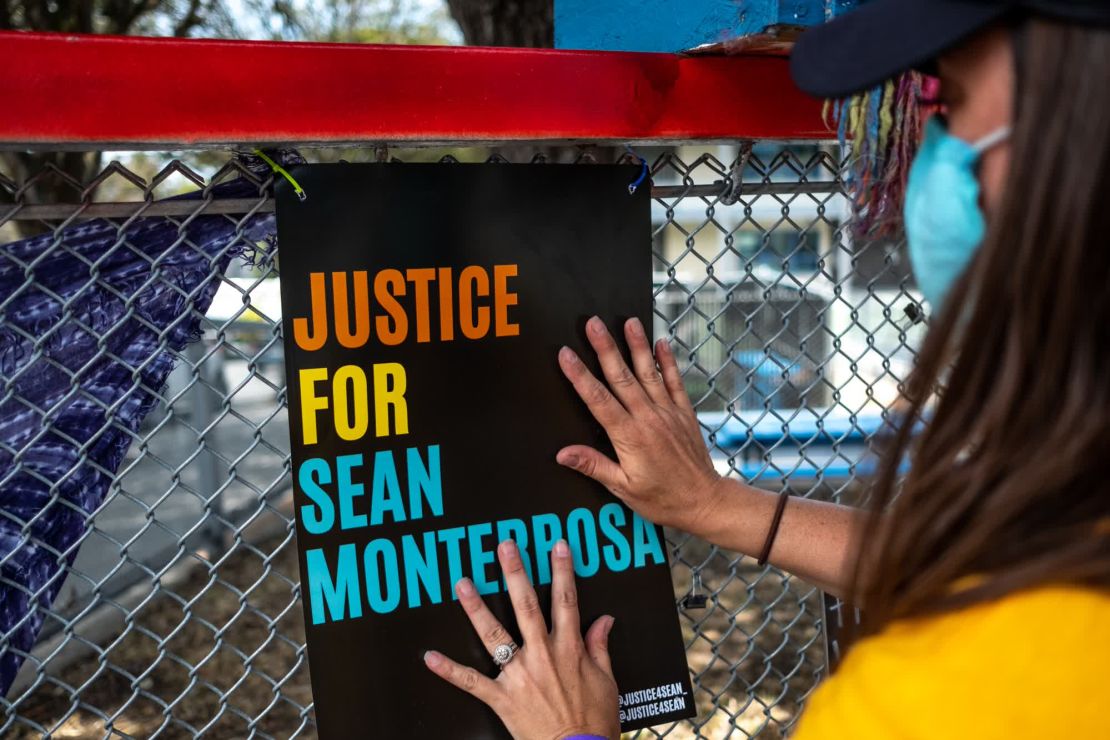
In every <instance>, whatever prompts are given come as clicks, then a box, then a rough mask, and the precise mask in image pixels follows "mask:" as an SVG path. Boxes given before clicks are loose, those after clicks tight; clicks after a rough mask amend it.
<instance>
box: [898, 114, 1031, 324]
mask: <svg viewBox="0 0 1110 740" xmlns="http://www.w3.org/2000/svg"><path fill="white" fill-rule="evenodd" d="M1009 136H1010V128H1009V127H1008V126H1004V127H1002V128H999V129H997V130H995V131H992V132H991V133H989V134H987V135H986V136H984V137H983V138H981V139H979V140H978V141H975V142H972V143H968V142H966V141H964V140H963V139H959V138H957V137H955V136H953V135H952V134H950V133H948V128H947V126H946V125H945V123H944V121H943V119H942V118H940V117H938V116H932V117H931V118H929V120H928V121H927V122H926V123H925V138H924V140H923V141H922V142H921V149H920V150H919V151H918V153H917V156H916V157H915V158H914V161H913V166H912V167H910V176H909V183H908V184H907V186H906V203H905V214H904V215H905V228H906V240H907V242H908V246H909V252H910V264H911V265H912V267H913V274H914V277H915V278H916V279H917V286H918V287H919V288H920V289H921V293H922V294H923V295H924V296H925V300H927V301H928V302H929V305H930V306H932V308H933V311H934V312H937V311H940V309H941V307H942V306H943V305H944V298H945V296H946V295H948V291H949V289H950V288H951V287H952V284H953V283H954V282H956V280H957V279H959V277H960V275H961V274H963V271H964V269H966V268H967V265H968V263H969V262H971V258H972V257H973V256H975V251H976V250H977V249H978V248H979V244H980V243H981V242H982V241H983V237H984V236H985V235H986V231H987V225H986V220H985V219H984V218H983V212H982V210H981V209H980V208H979V178H978V176H977V174H976V165H977V164H978V162H979V158H980V157H982V155H983V152H985V151H987V150H988V149H990V148H992V147H995V146H997V145H998V144H1001V143H1002V142H1003V141H1005V140H1006V139H1007V138H1009Z"/></svg>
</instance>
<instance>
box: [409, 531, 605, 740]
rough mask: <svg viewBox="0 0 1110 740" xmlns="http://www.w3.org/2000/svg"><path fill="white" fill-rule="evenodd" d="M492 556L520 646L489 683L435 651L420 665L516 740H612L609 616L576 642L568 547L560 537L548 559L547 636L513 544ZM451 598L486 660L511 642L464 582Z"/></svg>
mask: <svg viewBox="0 0 1110 740" xmlns="http://www.w3.org/2000/svg"><path fill="white" fill-rule="evenodd" d="M497 558H498V560H499V561H500V563H501V570H502V572H503V573H504V574H505V582H506V584H507V585H508V589H509V598H510V599H511V600H512V603H513V612H514V613H515V614H516V621H517V626H518V627H519V628H520V634H521V637H522V638H523V641H524V644H523V645H522V646H521V647H520V649H519V650H517V651H516V654H515V655H514V656H513V658H512V659H511V660H510V661H509V662H508V664H506V665H505V666H503V668H504V669H503V670H502V671H501V675H500V676H498V677H497V678H496V679H492V678H489V677H487V676H486V675H485V674H483V673H480V672H479V671H478V670H476V669H474V668H471V667H468V666H462V665H460V664H458V663H456V662H455V661H453V660H451V659H450V658H448V657H447V656H445V655H443V654H442V653H438V652H436V651H434V650H429V651H428V652H427V653H425V654H424V662H425V663H426V664H427V666H428V668H429V669H431V671H432V672H433V673H435V674H436V675H437V676H439V677H440V678H443V679H445V680H447V681H449V682H450V683H452V684H454V685H455V686H457V687H459V688H460V689H462V690H463V691H465V692H467V693H468V694H470V695H472V696H474V697H476V698H478V699H480V700H481V701H483V702H485V703H486V704H487V705H489V707H490V708H491V709H493V711H494V712H496V713H497V716H498V717H500V718H501V721H502V722H504V723H505V726H506V727H507V728H508V729H509V732H510V733H512V736H513V737H514V738H516V739H517V740H563V738H566V737H569V736H572V735H600V736H602V737H606V738H611V739H612V740H617V739H618V738H619V737H620V721H619V719H618V715H617V683H616V681H615V680H614V679H613V669H612V666H611V665H610V664H609V647H608V645H609V630H610V629H612V627H613V618H612V617H609V616H604V617H600V618H598V620H597V621H596V622H594V623H593V625H591V626H590V629H589V631H588V632H587V633H586V638H585V641H583V639H582V632H581V626H580V624H579V616H578V593H577V590H576V588H575V585H574V562H573V560H572V558H571V555H570V548H569V547H568V546H567V543H566V542H564V541H562V540H560V541H559V542H558V543H557V544H556V545H555V548H554V549H553V551H552V554H551V573H552V576H551V612H552V615H551V621H552V625H551V631H550V632H548V630H547V624H546V623H545V622H544V618H543V614H542V613H541V611H540V602H539V599H538V597H537V596H536V590H535V589H534V588H532V584H531V582H530V581H529V580H528V573H527V572H526V571H525V569H524V563H523V562H522V561H521V558H520V552H519V551H518V550H517V547H516V543H515V542H513V541H512V540H506V541H505V542H502V543H501V544H500V545H499V546H498V548H497ZM455 593H457V594H458V597H459V602H460V603H462V606H463V609H465V610H466V614H467V616H468V617H470V623H471V624H473V625H474V630H475V631H476V632H477V633H478V636H479V637H481V639H482V643H483V644H484V645H485V646H486V650H488V651H489V652H490V655H493V652H494V650H495V649H496V648H497V646H498V645H509V644H512V643H513V639H512V637H510V636H509V633H508V632H507V631H506V630H505V628H504V627H503V626H502V625H501V623H500V622H498V621H497V618H496V617H494V616H493V613H492V612H491V611H490V610H489V607H487V606H486V604H485V602H484V601H482V597H481V596H479V595H478V592H477V591H476V590H475V588H474V584H473V583H472V582H471V581H470V580H469V579H466V578H464V579H462V580H460V581H459V582H458V583H457V584H456V585H455Z"/></svg>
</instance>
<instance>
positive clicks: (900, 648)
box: [792, 586, 1110, 740]
mask: <svg viewBox="0 0 1110 740" xmlns="http://www.w3.org/2000/svg"><path fill="white" fill-rule="evenodd" d="M828 738H851V740H872V739H875V740H878V739H879V738H882V740H917V739H918V738H922V739H923V738H929V740H940V739H943V740H948V739H949V738H953V739H955V738H974V739H975V740H995V739H996V738H997V740H1003V739H1005V740H1019V739H1021V738H1037V739H1038V740H1044V739H1051V740H1054V739H1055V738H1077V739H1078V738H1083V739H1084V740H1088V739H1092V738H1110V593H1107V592H1105V591H1098V590H1094V589H1083V588H1078V587H1068V586H1045V587H1041V588H1036V589H1030V590H1027V591H1021V592H1018V593H1015V594H1011V595H1010V596H1007V597H1004V598H1002V599H999V600H998V601H995V602H991V603H986V604H979V605H976V606H973V607H970V608H967V609H964V610H962V611H958V612H953V613H950V614H944V615H940V616H936V617H931V618H922V619H917V620H909V621H903V622H896V623H894V624H892V625H890V627H888V628H887V629H886V630H884V631H883V632H881V633H879V634H878V635H875V636H873V637H870V638H867V639H865V640H861V641H860V642H859V643H858V644H857V645H856V646H855V647H854V648H852V649H851V650H849V651H848V654H847V655H846V656H845V658H844V661H843V663H841V665H840V668H839V669H838V670H837V672H836V673H835V674H834V675H833V676H832V677H831V678H829V679H828V680H827V681H826V682H825V683H824V685H822V686H821V687H820V688H819V689H818V690H817V691H816V692H814V694H813V696H812V697H811V698H810V701H809V703H808V705H807V707H806V709H805V711H804V712H803V713H802V716H801V719H800V721H799V723H798V728H797V732H795V733H794V735H793V736H792V740H827V739H828Z"/></svg>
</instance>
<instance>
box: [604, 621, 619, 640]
mask: <svg viewBox="0 0 1110 740" xmlns="http://www.w3.org/2000/svg"><path fill="white" fill-rule="evenodd" d="M616 621H617V618H616V617H614V616H612V615H610V616H609V621H608V622H606V623H605V638H606V639H608V638H609V633H610V632H612V631H613V622H616Z"/></svg>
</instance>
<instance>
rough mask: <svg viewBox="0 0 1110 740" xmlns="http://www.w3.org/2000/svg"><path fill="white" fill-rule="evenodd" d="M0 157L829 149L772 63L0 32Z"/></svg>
mask: <svg viewBox="0 0 1110 740" xmlns="http://www.w3.org/2000/svg"><path fill="white" fill-rule="evenodd" d="M0 58H2V59H4V74H3V75H2V76H0V100H3V101H4V107H5V109H6V110H5V113H4V115H2V116H0V146H4V147H6V148H7V147H13V146H29V147H34V148H97V147H116V148H129V147H140V148H141V147H146V148H172V147H204V146H226V145H230V144H238V145H244V144H277V143H295V144H301V145H305V144H312V143H320V144H340V143H358V142H361V143H368V142H487V141H566V140H581V141H633V142H635V141H651V140H667V141H680V140H695V139H696V140H707V139H708V140H714V139H737V138H752V139H827V138H830V137H831V136H832V134H831V132H830V131H829V130H828V129H827V128H826V126H825V125H824V123H823V122H822V118H821V103H820V102H819V101H816V100H813V99H811V98H809V97H806V96H805V95H803V94H802V93H801V92H799V91H798V90H797V89H796V88H795V87H794V86H793V84H792V83H791V82H790V79H789V75H788V72H787V66H786V60H785V59H782V58H776V57H765V56H752V57H682V56H677V55H671V54H634V53H620V52H582V51H555V50H547V49H542V50H541V49H500V48H498V49H494V48H477V47H427V46H424V47H418V46H370V45H351V44H307V43H276V42H255V41H216V40H195V39H194V40H188V39H186V40H181V39H160V38H138V37H113V36H79V35H65V34H41V33H19V32H7V33H0Z"/></svg>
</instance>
